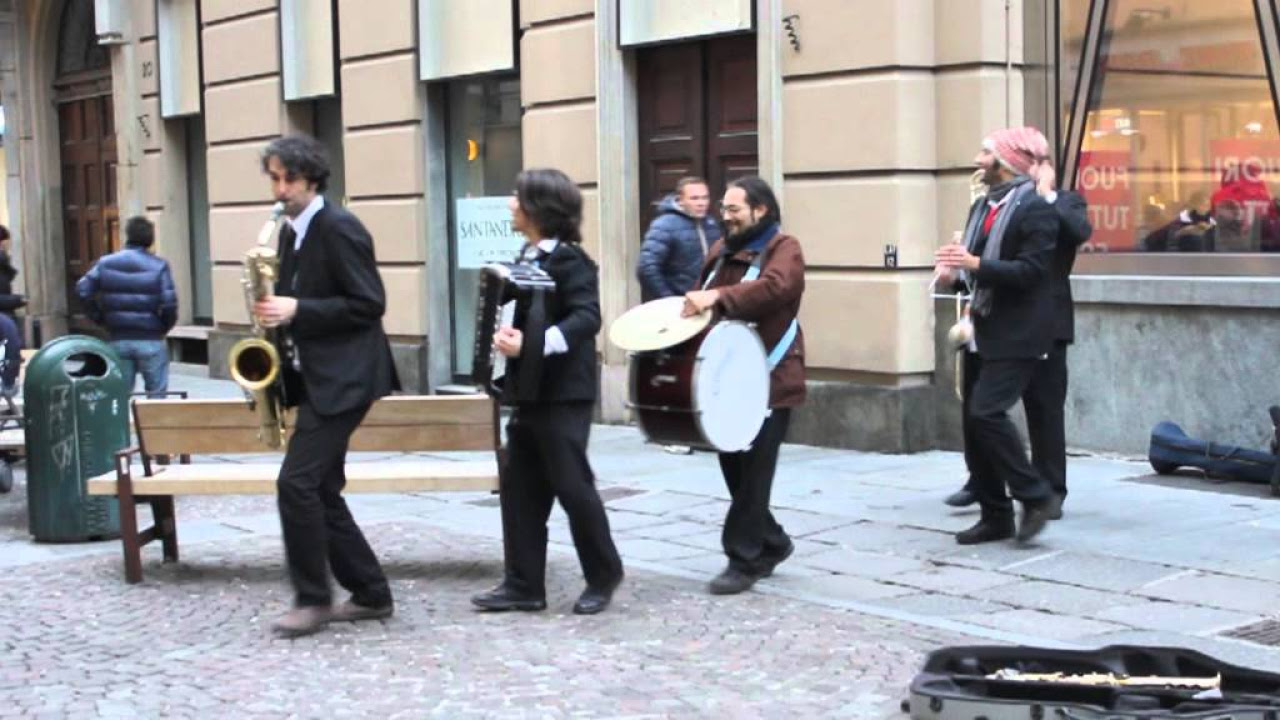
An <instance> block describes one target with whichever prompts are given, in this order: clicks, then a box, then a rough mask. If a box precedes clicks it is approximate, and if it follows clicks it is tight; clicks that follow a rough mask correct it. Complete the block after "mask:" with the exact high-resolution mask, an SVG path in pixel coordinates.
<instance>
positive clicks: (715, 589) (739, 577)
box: [708, 565, 760, 595]
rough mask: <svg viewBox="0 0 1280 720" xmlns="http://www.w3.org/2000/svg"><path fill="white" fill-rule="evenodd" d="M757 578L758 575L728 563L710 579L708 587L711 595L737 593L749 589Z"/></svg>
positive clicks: (758, 577)
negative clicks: (727, 565)
mask: <svg viewBox="0 0 1280 720" xmlns="http://www.w3.org/2000/svg"><path fill="white" fill-rule="evenodd" d="M759 579H760V576H759V575H752V574H751V573H748V572H744V571H742V570H739V569H738V568H736V567H734V566H732V565H730V566H729V567H727V568H725V569H724V572H721V573H720V574H719V575H717V576H715V577H714V578H713V579H712V580H711V584H710V586H709V587H708V589H709V590H710V591H711V594H712V595H737V594H738V593H742V592H746V591H747V590H750V589H751V586H752V585H755V584H756V581H757V580H759Z"/></svg>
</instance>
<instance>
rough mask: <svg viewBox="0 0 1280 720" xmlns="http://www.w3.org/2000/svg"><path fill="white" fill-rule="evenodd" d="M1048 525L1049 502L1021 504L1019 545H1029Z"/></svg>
mask: <svg viewBox="0 0 1280 720" xmlns="http://www.w3.org/2000/svg"><path fill="white" fill-rule="evenodd" d="M1048 524H1049V501H1047V500H1043V501H1040V502H1036V503H1026V502H1024V503H1022V522H1020V523H1018V534H1017V535H1016V537H1017V540H1018V542H1019V543H1024V544H1025V543H1029V542H1031V540H1032V538H1034V537H1035V536H1037V535H1039V534H1040V531H1041V530H1044V526H1045V525H1048Z"/></svg>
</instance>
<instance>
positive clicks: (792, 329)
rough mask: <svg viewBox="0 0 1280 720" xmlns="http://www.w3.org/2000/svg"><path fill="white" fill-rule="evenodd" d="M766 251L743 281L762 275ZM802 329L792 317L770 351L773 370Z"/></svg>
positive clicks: (757, 259)
mask: <svg viewBox="0 0 1280 720" xmlns="http://www.w3.org/2000/svg"><path fill="white" fill-rule="evenodd" d="M762 257H764V253H760V254H759V255H757V256H756V261H755V262H753V263H751V267H749V268H747V272H746V274H745V275H743V276H742V282H746V281H748V280H755V279H756V278H758V277H760V264H761V258H762ZM799 330H800V321H799V320H798V319H796V318H792V319H791V324H790V325H789V326H787V331H786V332H785V333H783V335H782V339H781V340H779V341H778V344H777V345H774V346H773V349H772V350H770V351H769V369H770V370H773V369H774V368H776V367H778V363H780V362H782V358H784V357H786V354H787V351H788V350H790V349H791V344H792V343H794V342H795V341H796V333H797V332H798V331H799Z"/></svg>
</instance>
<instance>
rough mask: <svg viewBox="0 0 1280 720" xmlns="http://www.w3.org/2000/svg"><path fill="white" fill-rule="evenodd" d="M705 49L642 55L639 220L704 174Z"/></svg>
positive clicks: (639, 64)
mask: <svg viewBox="0 0 1280 720" xmlns="http://www.w3.org/2000/svg"><path fill="white" fill-rule="evenodd" d="M702 54H703V49H702V46H701V44H698V43H693V44H685V45H669V46H666V47H660V48H652V49H648V50H642V51H640V53H639V55H638V57H637V58H636V65H637V70H638V77H639V86H640V87H639V97H640V102H639V121H640V122H639V125H640V203H641V205H640V220H641V222H642V223H643V224H644V226H645V227H648V225H649V223H650V222H651V221H652V220H653V216H654V207H655V205H656V204H657V203H658V202H659V201H661V200H662V198H663V197H665V196H666V195H667V194H668V193H670V192H672V191H673V190H675V187H676V182H677V181H679V180H680V178H682V177H684V176H686V175H700V174H702V173H703V172H705V167H704V164H705V162H706V157H705V156H706V134H705V132H704V126H705V124H706V120H705V115H706V108H705V107H704V103H703V100H702V99H703V96H704V95H705V92H704V87H703V73H702Z"/></svg>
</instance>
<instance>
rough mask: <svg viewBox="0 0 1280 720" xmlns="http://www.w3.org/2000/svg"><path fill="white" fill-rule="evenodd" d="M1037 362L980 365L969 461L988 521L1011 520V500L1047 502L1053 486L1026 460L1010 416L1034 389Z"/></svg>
mask: <svg viewBox="0 0 1280 720" xmlns="http://www.w3.org/2000/svg"><path fill="white" fill-rule="evenodd" d="M1040 362H1042V361H1040V360H1035V359H1019V360H990V359H984V360H981V369H980V370H979V371H978V372H977V373H976V375H977V378H976V380H975V382H974V385H973V388H972V392H971V393H968V395H969V397H968V398H967V403H966V408H965V417H966V420H967V423H966V427H965V459H966V460H967V461H969V462H971V463H973V464H972V465H970V466H969V467H970V471H971V472H972V473H973V475H972V478H973V479H974V480H976V482H975V483H974V491H975V493H976V494H977V496H978V502H979V503H980V504H981V505H982V515H983V517H984V518H987V519H992V520H994V519H1000V518H1006V517H1011V516H1012V514H1013V503H1012V502H1010V500H1009V496H1008V495H1006V494H1005V489H1006V488H1008V491H1009V493H1010V494H1012V495H1013V497H1015V498H1017V499H1018V500H1020V501H1022V502H1025V503H1039V502H1043V501H1044V500H1046V499H1048V497H1049V485H1048V483H1047V482H1046V481H1045V480H1044V478H1042V477H1040V475H1039V473H1037V472H1036V470H1035V468H1034V467H1032V465H1031V462H1030V461H1029V460H1028V459H1027V454H1026V451H1025V450H1024V449H1023V447H1022V438H1021V437H1019V436H1018V428H1017V427H1016V426H1015V425H1014V424H1013V420H1012V419H1010V417H1009V410H1010V409H1011V408H1012V407H1013V406H1014V405H1015V404H1016V403H1017V402H1018V400H1019V399H1020V398H1021V397H1022V395H1023V393H1024V392H1025V391H1026V389H1027V387H1028V386H1029V385H1030V383H1031V378H1032V375H1033V374H1034V373H1035V370H1036V366H1037V364H1038V363H1040Z"/></svg>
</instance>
